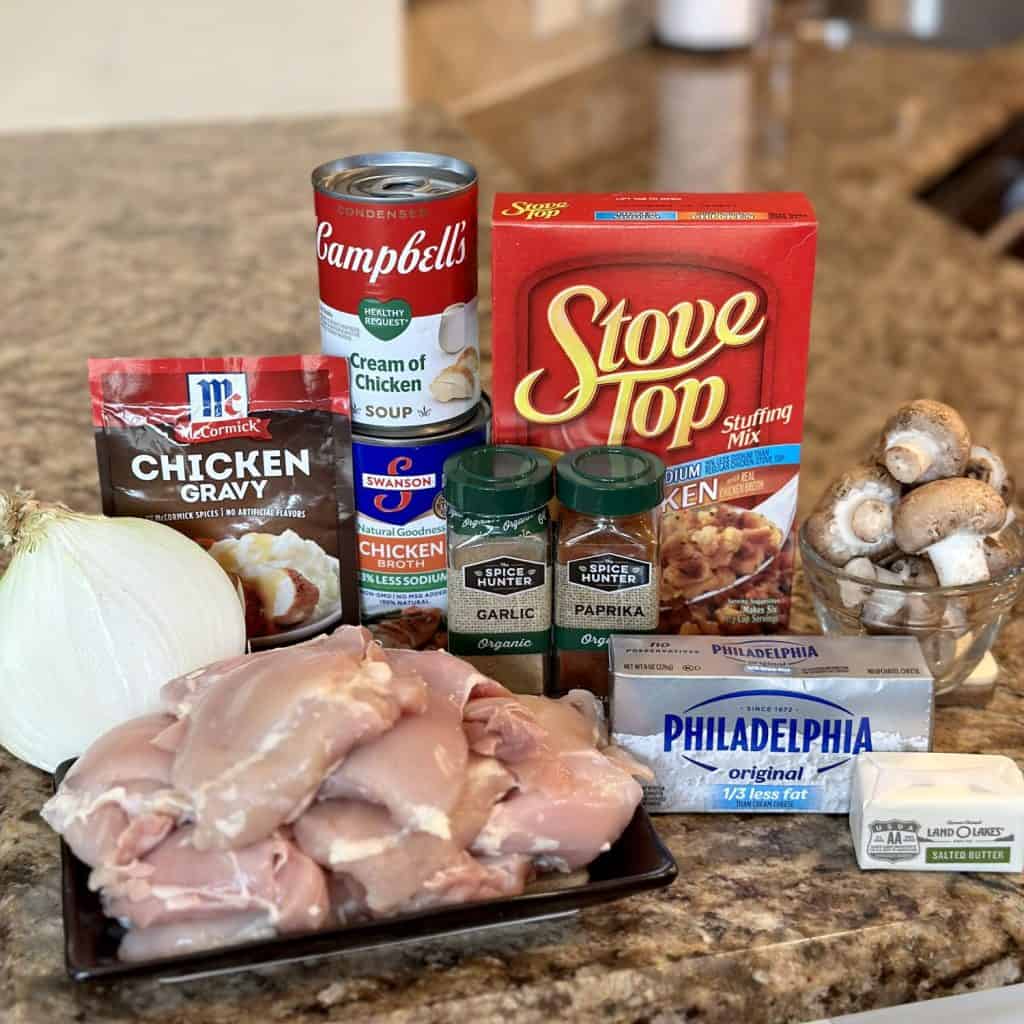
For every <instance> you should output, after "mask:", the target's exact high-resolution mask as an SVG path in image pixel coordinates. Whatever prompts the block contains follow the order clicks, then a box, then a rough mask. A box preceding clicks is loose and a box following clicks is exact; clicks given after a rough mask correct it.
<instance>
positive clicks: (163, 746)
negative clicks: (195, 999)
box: [43, 626, 643, 961]
mask: <svg viewBox="0 0 1024 1024" xmlns="http://www.w3.org/2000/svg"><path fill="white" fill-rule="evenodd" d="M162 697H163V700H164V704H165V707H166V713H165V714H154V715H147V716H145V717H143V718H138V719H134V720H132V721H130V722H126V723H125V724H124V725H121V726H119V727H117V728H116V729H113V730H111V731H110V732H109V733H107V734H106V735H104V736H102V737H101V738H100V739H99V740H97V741H96V742H95V743H94V744H93V745H92V746H91V747H90V748H89V750H88V751H86V753H85V754H84V755H83V756H82V757H81V758H80V759H79V760H78V761H77V762H76V764H75V766H74V767H73V768H72V770H71V771H70V772H69V773H68V774H67V776H66V777H65V779H64V781H63V783H62V785H61V786H60V789H59V791H58V792H57V794H56V795H55V796H54V797H53V798H52V799H51V800H50V801H49V802H48V803H47V805H46V806H45V808H44V809H43V816H44V817H45V818H46V820H47V821H48V822H49V823H50V825H51V826H52V827H53V828H54V829H56V830H57V831H58V832H60V833H61V834H62V835H63V836H64V838H65V840H66V841H67V842H68V844H69V845H70V847H71V849H72V850H73V851H74V853H75V854H76V856H78V857H79V858H80V859H81V860H83V861H84V862H85V863H86V864H88V865H89V866H90V867H91V868H92V871H91V874H90V876H89V885H90V887H91V888H92V889H94V890H96V889H98V890H99V891H100V894H101V898H102V902H103V908H104V911H105V912H106V913H107V914H108V915H109V916H111V917H113V918H116V919H117V920H118V921H119V922H120V923H121V924H122V925H123V926H124V927H125V928H126V931H125V934H124V938H123V939H122V942H121V946H120V951H119V954H120V956H121V958H122V959H125V960H133V961H137V960H148V959H151V958H155V957H163V956H172V955H176V954H181V953H186V952H191V951H195V950H198V949H205V948H210V947H213V946H222V945H229V944H235V943H239V942H247V941H252V940H256V939H265V938H269V937H271V936H274V935H277V934H284V933H288V932H297V931H308V930H311V929H318V928H326V927H337V926H338V925H339V924H348V923H352V922H358V921H365V920H372V919H376V918H380V917H386V916H389V915H393V914H400V913H407V912H412V911H418V910H424V909H428V908H431V907H438V906H442V905H445V904H451V903H462V902H468V901H471V900H486V899H494V898H499V897H504V896H510V895H515V894H518V893H520V892H522V891H523V889H524V888H525V886H526V885H527V884H528V882H529V881H530V880H531V879H532V878H533V876H534V875H535V874H536V873H537V872H542V871H562V872H571V871H574V870H576V869H578V868H581V867H583V866H584V865H586V864H588V863H589V862H590V861H591V860H593V859H594V858H595V857H596V856H598V854H600V853H601V852H602V851H604V850H607V849H608V847H609V846H610V844H611V843H613V842H614V841H615V840H616V839H617V838H618V836H619V835H620V834H621V833H622V831H623V829H624V828H625V827H626V825H627V824H628V823H629V821H630V819H631V818H632V816H633V813H634V811H635V809H636V807H637V804H638V803H639V802H640V799H641V795H642V794H641V789H640V786H639V785H638V784H637V782H636V781H635V779H634V777H633V776H634V775H639V774H642V773H643V769H641V768H640V767H639V766H638V765H636V764H635V763H634V762H632V761H631V760H630V759H629V758H628V756H627V755H625V754H624V753H623V752H622V751H619V750H618V749H616V748H614V747H610V746H607V745H605V744H604V742H603V737H602V730H601V721H600V714H599V709H598V706H597V704H596V702H595V700H594V698H593V697H592V696H591V695H590V694H589V693H585V692H583V691H577V692H574V693H573V694H571V695H570V696H569V697H567V698H565V699H563V700H561V701H554V700H547V699H545V698H541V697H532V698H531V697H518V696H513V695H512V694H511V693H510V692H509V691H508V690H506V689H505V688H504V687H503V686H501V685H500V684H498V683H496V682H494V681H493V680H491V679H488V678H487V677H486V676H483V675H480V674H479V673H478V672H477V671H476V670H475V669H473V667H472V666H470V665H468V664H466V663H465V662H463V661H460V660H459V659H458V658H454V657H452V656H451V655H448V654H445V653H444V652H442V651H405V650H385V649H384V648H382V647H381V646H380V645H378V644H376V643H374V642H372V640H371V637H370V634H369V633H367V632H366V630H364V629H358V628H356V627H351V626H348V627H342V628H341V629H339V630H338V631H337V632H336V633H334V634H333V635H332V636H330V637H326V638H325V637H321V638H318V639H316V640H312V641H309V642H308V643H304V644H299V645H297V646H295V647H291V648H287V649H283V650H275V651H268V652H264V653H261V654H253V655H246V656H243V657H239V658H233V659H230V660H228V661H224V662H219V663H217V664H215V665H211V666H209V667H208V668H205V669H201V670H199V671H196V672H192V673H190V674H189V675H186V676H183V677H181V678H180V679H176V680H173V681H172V682H170V683H168V684H167V685H166V686H165V687H164V689H163V691H162Z"/></svg>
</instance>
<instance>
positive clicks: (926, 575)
mask: <svg viewBox="0 0 1024 1024" xmlns="http://www.w3.org/2000/svg"><path fill="white" fill-rule="evenodd" d="M887 568H888V569H889V570H890V571H892V572H894V573H896V575H897V576H898V577H899V578H900V582H901V583H903V585H904V586H907V587H937V586H938V585H939V577H938V576H937V575H936V574H935V567H934V566H933V565H932V563H931V562H930V561H929V560H928V559H927V558H921V557H920V556H919V555H903V554H901V555H900V557H899V558H895V559H893V561H891V562H890V563H889V565H888V567H887Z"/></svg>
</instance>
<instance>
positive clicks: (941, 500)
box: [893, 477, 1006, 555]
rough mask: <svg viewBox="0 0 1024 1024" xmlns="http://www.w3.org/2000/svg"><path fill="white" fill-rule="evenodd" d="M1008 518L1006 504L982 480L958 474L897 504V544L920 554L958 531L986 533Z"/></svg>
mask: <svg viewBox="0 0 1024 1024" xmlns="http://www.w3.org/2000/svg"><path fill="white" fill-rule="evenodd" d="M1005 519H1006V504H1005V503H1004V502H1003V499H1002V498H1000V497H999V495H998V494H997V493H996V492H995V491H994V490H993V489H992V488H991V487H989V485H988V484H986V483H983V482H982V481H981V480H970V479H968V478H966V477H954V478H950V479H946V480H933V481H932V482H931V483H927V484H923V485H922V486H921V487H917V488H915V489H914V490H912V491H911V492H910V493H909V494H907V495H905V496H904V498H903V500H902V501H901V502H900V503H899V505H897V506H896V514H895V516H894V517H893V528H894V531H895V534H896V543H897V544H898V545H899V547H900V550H901V551H904V552H906V553H907V554H908V555H917V554H920V553H921V552H922V551H924V550H925V549H926V548H929V547H931V546H932V545H933V544H937V543H938V542H939V541H940V540H945V539H946V538H947V537H949V536H951V535H952V534H954V533H973V534H977V535H978V536H985V535H986V534H989V533H994V532H995V531H996V530H998V529H999V528H1000V527H1001V526H1002V525H1003V522H1004V520H1005Z"/></svg>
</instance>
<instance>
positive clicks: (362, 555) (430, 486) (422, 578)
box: [352, 395, 491, 620]
mask: <svg viewBox="0 0 1024 1024" xmlns="http://www.w3.org/2000/svg"><path fill="white" fill-rule="evenodd" d="M490 422H491V403H490V402H489V401H488V400H487V396H486V395H484V396H482V397H481V400H480V402H479V404H478V405H477V407H476V410H475V411H474V414H473V418H472V419H471V420H470V421H469V422H468V423H464V424H462V425H461V426H459V427H457V428H456V429H454V430H450V431H448V432H446V433H444V434H435V435H432V436H429V437H417V438H385V437H373V436H368V435H366V434H354V435H353V436H352V462H353V470H354V476H355V493H356V513H357V527H356V535H357V539H358V548H359V590H360V600H361V608H362V615H363V619H364V620H366V619H370V618H372V617H374V616H376V615H379V614H381V613H382V612H389V611H394V610H395V609H398V608H408V607H409V606H411V605H418V606H421V607H430V608H438V609H440V610H441V611H442V612H443V611H446V610H447V607H448V576H447V565H446V561H445V552H446V546H445V525H446V523H445V504H444V492H443V480H442V473H441V471H442V468H443V466H444V460H445V459H447V458H448V456H449V455H453V454H455V452H459V451H462V450H463V449H464V448H472V447H474V446H475V445H480V444H487V442H488V440H489V439H490Z"/></svg>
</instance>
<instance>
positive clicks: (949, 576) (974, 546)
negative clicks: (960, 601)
mask: <svg viewBox="0 0 1024 1024" xmlns="http://www.w3.org/2000/svg"><path fill="white" fill-rule="evenodd" d="M983 541H984V538H983V537H980V536H979V535H978V534H976V533H968V532H966V531H964V532H960V533H952V534H950V535H949V536H948V537H946V538H945V540H940V541H938V542H937V543H935V544H932V545H931V547H929V548H927V552H928V557H929V558H931V560H932V565H933V566H935V574H936V575H937V576H938V577H939V583H941V584H942V586H944V587H957V586H965V585H966V584H968V583H978V582H980V581H982V580H987V579H988V578H989V572H988V562H987V561H986V559H985V545H984V543H983Z"/></svg>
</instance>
